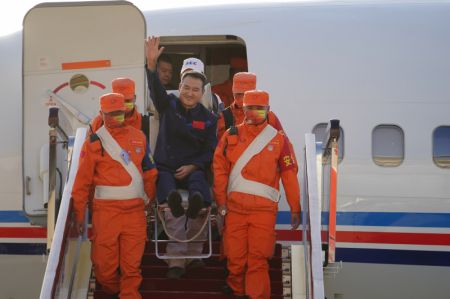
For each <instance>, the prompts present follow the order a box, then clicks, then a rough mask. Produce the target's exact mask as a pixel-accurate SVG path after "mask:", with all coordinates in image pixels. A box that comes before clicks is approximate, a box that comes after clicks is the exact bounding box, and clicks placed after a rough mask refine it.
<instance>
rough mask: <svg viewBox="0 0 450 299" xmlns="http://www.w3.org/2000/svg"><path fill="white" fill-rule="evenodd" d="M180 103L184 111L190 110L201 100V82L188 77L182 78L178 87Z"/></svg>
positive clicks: (198, 79)
mask: <svg viewBox="0 0 450 299" xmlns="http://www.w3.org/2000/svg"><path fill="white" fill-rule="evenodd" d="M179 92H180V101H181V104H182V105H183V106H184V108H186V109H192V108H194V107H195V106H197V104H198V103H199V102H200V101H201V100H202V97H203V80H202V79H200V78H196V77H193V76H190V75H187V76H184V77H183V79H182V80H181V83H180V86H179Z"/></svg>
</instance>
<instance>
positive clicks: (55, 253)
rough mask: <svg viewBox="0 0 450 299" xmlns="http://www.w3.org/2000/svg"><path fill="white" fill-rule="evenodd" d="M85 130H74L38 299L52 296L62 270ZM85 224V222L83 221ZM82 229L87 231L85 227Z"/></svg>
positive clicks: (54, 294) (55, 290) (47, 298)
mask: <svg viewBox="0 0 450 299" xmlns="http://www.w3.org/2000/svg"><path fill="white" fill-rule="evenodd" d="M86 133H87V130H86V128H79V129H77V132H76V137H75V143H74V146H73V149H72V155H71V163H70V168H69V176H68V179H67V182H66V184H65V186H64V192H63V197H62V201H61V206H60V209H59V214H58V219H57V222H56V226H55V232H54V235H53V242H52V246H51V249H50V254H49V257H48V261H47V267H46V269H45V275H44V280H43V283H42V288H41V294H40V297H39V298H40V299H50V298H54V297H55V296H56V294H57V291H58V285H59V284H60V275H59V274H60V271H62V269H61V268H62V263H63V260H64V259H63V258H64V253H65V249H66V246H67V237H68V235H69V230H70V225H71V219H70V212H71V194H72V186H73V183H74V181H75V176H76V174H77V171H78V162H79V156H80V152H81V147H82V145H83V143H84V141H85V138H86ZM85 225H86V223H85ZM84 231H87V229H85V230H84ZM85 237H86V235H85Z"/></svg>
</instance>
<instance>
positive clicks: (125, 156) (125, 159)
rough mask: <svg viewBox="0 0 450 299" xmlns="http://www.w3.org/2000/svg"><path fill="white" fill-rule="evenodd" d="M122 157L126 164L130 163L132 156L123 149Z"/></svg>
mask: <svg viewBox="0 0 450 299" xmlns="http://www.w3.org/2000/svg"><path fill="white" fill-rule="evenodd" d="M120 157H121V158H122V160H123V162H125V164H126V165H128V163H130V156H129V155H128V153H127V151H125V150H122V151H121V152H120Z"/></svg>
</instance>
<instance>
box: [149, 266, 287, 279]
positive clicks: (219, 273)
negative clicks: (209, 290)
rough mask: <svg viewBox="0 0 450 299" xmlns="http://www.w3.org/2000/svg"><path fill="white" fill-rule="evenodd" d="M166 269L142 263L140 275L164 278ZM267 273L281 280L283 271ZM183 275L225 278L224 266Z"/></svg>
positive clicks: (271, 277)
mask: <svg viewBox="0 0 450 299" xmlns="http://www.w3.org/2000/svg"><path fill="white" fill-rule="evenodd" d="M167 270H168V268H167V265H162V266H155V265H144V266H143V267H142V276H143V277H144V278H165V277H166V272H167ZM269 275H270V280H271V281H282V277H283V273H282V271H281V269H270V270H269ZM185 277H186V278H189V279H205V278H206V279H207V278H210V279H222V280H225V278H226V273H225V268H224V267H205V268H203V269H192V270H188V271H187V273H186V276H185Z"/></svg>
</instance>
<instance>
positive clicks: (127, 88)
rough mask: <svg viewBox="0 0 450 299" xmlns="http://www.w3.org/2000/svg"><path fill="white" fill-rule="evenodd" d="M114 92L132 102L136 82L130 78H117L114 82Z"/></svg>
mask: <svg viewBox="0 0 450 299" xmlns="http://www.w3.org/2000/svg"><path fill="white" fill-rule="evenodd" d="M112 91H113V92H116V93H121V94H123V96H124V97H125V100H132V99H134V96H135V89H134V81H133V80H131V79H128V78H117V79H114V80H113V81H112Z"/></svg>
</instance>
